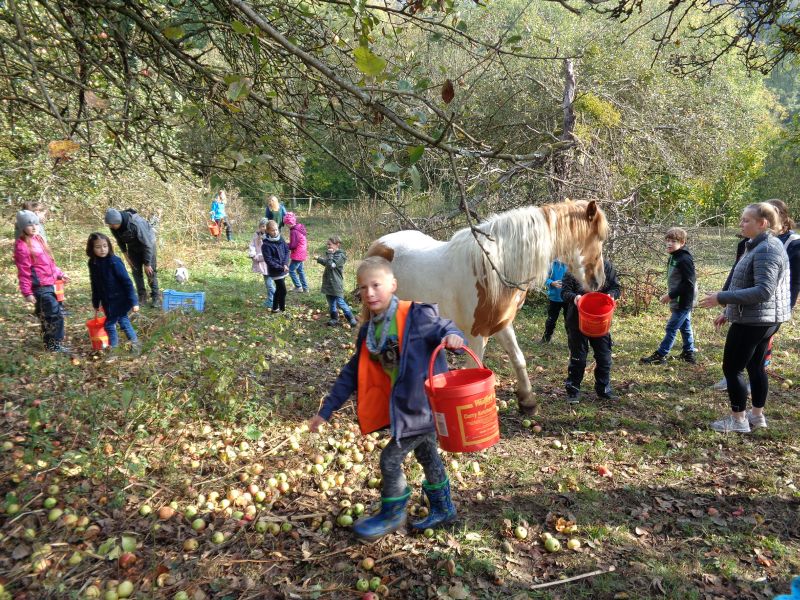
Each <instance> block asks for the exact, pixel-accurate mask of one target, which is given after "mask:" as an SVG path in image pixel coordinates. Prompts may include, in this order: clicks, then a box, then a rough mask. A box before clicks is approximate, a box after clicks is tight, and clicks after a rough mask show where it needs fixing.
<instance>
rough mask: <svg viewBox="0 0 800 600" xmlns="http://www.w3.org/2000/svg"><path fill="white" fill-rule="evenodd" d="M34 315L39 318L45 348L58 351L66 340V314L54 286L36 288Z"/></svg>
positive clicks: (34, 291) (34, 293)
mask: <svg viewBox="0 0 800 600" xmlns="http://www.w3.org/2000/svg"><path fill="white" fill-rule="evenodd" d="M33 295H34V297H35V298H36V304H35V308H34V314H35V315H36V316H37V317H39V323H40V324H41V327H42V340H43V341H44V345H45V348H47V349H48V350H56V349H57V348H58V346H59V345H60V344H61V341H62V340H63V339H64V314H63V311H62V308H61V304H59V302H58V300H56V291H55V288H54V287H53V286H52V285H47V286H43V287H38V288H34V290H33Z"/></svg>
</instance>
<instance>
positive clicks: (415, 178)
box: [408, 165, 422, 192]
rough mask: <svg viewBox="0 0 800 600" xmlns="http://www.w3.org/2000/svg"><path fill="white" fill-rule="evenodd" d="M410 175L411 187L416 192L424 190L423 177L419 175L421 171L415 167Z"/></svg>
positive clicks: (410, 171) (410, 170) (411, 169)
mask: <svg viewBox="0 0 800 600" xmlns="http://www.w3.org/2000/svg"><path fill="white" fill-rule="evenodd" d="M408 175H409V176H410V177H411V187H412V189H413V190H414V191H415V192H418V191H420V189H421V188H422V177H420V175H419V169H417V167H416V166H413V165H412V167H411V168H410V169H409V170H408Z"/></svg>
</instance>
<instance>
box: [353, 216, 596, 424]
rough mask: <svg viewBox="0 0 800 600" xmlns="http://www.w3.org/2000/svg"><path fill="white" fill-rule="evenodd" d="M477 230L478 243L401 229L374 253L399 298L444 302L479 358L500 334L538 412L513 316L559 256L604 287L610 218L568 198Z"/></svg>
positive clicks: (525, 402) (526, 402) (522, 392)
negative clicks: (385, 264)
mask: <svg viewBox="0 0 800 600" xmlns="http://www.w3.org/2000/svg"><path fill="white" fill-rule="evenodd" d="M478 229H479V230H480V231H481V232H482V233H483V234H485V235H481V234H480V233H479V234H477V237H478V241H476V238H475V235H473V233H472V231H470V229H469V228H465V229H462V230H460V231H458V232H456V234H455V235H453V237H452V238H451V239H450V241H448V242H441V241H438V240H435V239H433V238H431V237H430V236H427V235H425V234H424V233H422V232H420V231H414V230H407V231H398V232H395V233H390V234H388V235H385V236H383V237H382V238H380V239H378V240H377V241H375V242H373V244H372V245H371V246H370V248H369V250H368V252H367V255H368V256H375V255H377V256H383V257H384V258H386V259H387V260H389V261H390V262H391V263H392V268H393V270H394V274H395V277H396V278H397V282H398V286H397V295H398V296H399V297H400V298H402V299H404V300H416V301H420V302H431V303H436V304H438V305H439V311H440V313H441V314H442V315H443V316H445V317H447V318H449V319H452V320H453V321H454V322H455V323H456V325H457V326H458V327H459V328H460V329H461V330H462V331H464V332H465V333H466V334H467V338H468V340H467V341H468V342H469V346H470V347H471V348H472V349H473V350H474V351H475V353H476V354H477V355H478V356H479V357H482V356H483V350H484V347H485V345H486V341H487V339H488V338H489V337H490V336H495V337H497V338H498V340H499V341H500V343H501V345H502V346H503V348H504V349H505V351H506V352H507V353H508V355H509V357H510V358H511V362H512V364H513V366H514V370H515V372H516V376H517V389H516V392H517V395H518V397H519V399H520V406H523V407H527V408H529V409H530V408H535V406H536V402H535V399H534V397H533V393H532V390H531V384H530V380H529V379H528V374H527V366H526V364H525V357H524V356H523V355H522V352H521V350H520V349H519V345H518V344H517V340H516V335H515V333H514V329H513V327H512V323H513V321H514V317H515V316H516V314H517V310H518V309H519V307H520V306H521V305H522V302H523V301H524V299H525V293H526V290H527V289H528V288H529V287H531V286H534V287H535V286H541V285H543V283H544V281H545V279H546V278H547V273H548V272H549V269H550V264H551V263H552V261H553V260H555V259H558V260H560V261H562V262H564V263H566V264H567V266H568V268H569V270H570V271H571V272H572V273H573V274H575V275H576V277H577V278H578V279H579V280H580V281H581V282H582V283H584V284H585V286H586V287H587V288H590V289H597V288H598V287H599V286H601V285H602V284H603V257H602V243H603V241H604V240H605V238H606V237H607V223H606V219H605V215H604V214H603V212H602V211H601V210H600V209H599V208H598V207H597V204H596V202H594V201H591V202H587V201H577V202H571V201H567V202H561V203H558V204H548V205H544V206H540V207H534V206H531V207H525V208H518V209H515V210H511V211H508V212H504V213H500V214H498V215H494V216H492V217H490V218H489V219H487V220H486V221H484V222H483V223H481V224H480V225H478ZM479 242H480V246H479ZM481 246H482V247H483V249H481ZM487 254H488V257H489V258H488V259H487ZM489 260H491V264H490V262H489ZM492 264H493V265H494V267H495V268H492ZM495 269H496V270H495ZM498 272H499V273H502V278H501V277H500V276H499V275H498ZM504 280H505V281H504Z"/></svg>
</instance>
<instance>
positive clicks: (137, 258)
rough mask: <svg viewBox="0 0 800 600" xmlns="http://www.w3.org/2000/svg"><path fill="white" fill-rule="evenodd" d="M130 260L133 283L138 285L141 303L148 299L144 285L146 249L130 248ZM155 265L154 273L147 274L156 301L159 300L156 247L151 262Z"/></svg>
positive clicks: (152, 295) (151, 292)
mask: <svg viewBox="0 0 800 600" xmlns="http://www.w3.org/2000/svg"><path fill="white" fill-rule="evenodd" d="M127 254H128V261H129V264H130V265H131V271H132V273H133V283H134V284H135V285H136V295H137V296H139V303H140V304H143V303H144V302H146V301H147V290H145V287H144V250H143V249H139V248H130V247H129V248H128V253H127ZM150 266H151V267H153V274H152V275H148V276H147V283H148V284H149V285H150V296H151V298H152V299H153V301H154V302H158V298H159V293H158V277H157V275H156V249H155V248H153V258H152V261H151V262H150Z"/></svg>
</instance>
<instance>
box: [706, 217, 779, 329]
mask: <svg viewBox="0 0 800 600" xmlns="http://www.w3.org/2000/svg"><path fill="white" fill-rule="evenodd" d="M745 248H746V250H745V254H744V256H742V258H741V259H740V260H739V262H738V263H736V265H734V267H733V269H732V270H731V274H730V275H729V276H728V281H727V282H726V283H725V287H724V288H723V291H721V292H720V293H719V294H718V295H717V299H718V300H719V303H720V304H723V305H725V306H726V308H725V317H726V318H727V319H728V321H729V322H731V323H741V324H744V325H770V324H776V323H783V322H784V321H788V320H789V317H790V316H791V311H790V308H789V258H788V257H787V256H786V251H785V250H784V249H783V244H781V242H780V240H778V239H777V238H776V237H775V236H774V235H772V234H771V233H762V234H761V235H759V236H756V237H754V238H753V239H752V240H750V241H748V242H747V244H746V247H745Z"/></svg>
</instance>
